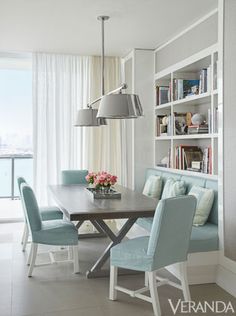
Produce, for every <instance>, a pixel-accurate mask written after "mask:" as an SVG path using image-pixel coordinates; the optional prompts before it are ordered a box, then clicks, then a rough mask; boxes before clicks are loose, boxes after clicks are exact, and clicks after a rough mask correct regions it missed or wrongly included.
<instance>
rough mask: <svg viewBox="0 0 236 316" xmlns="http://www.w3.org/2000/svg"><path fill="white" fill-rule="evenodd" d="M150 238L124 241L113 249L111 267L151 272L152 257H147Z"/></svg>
mask: <svg viewBox="0 0 236 316" xmlns="http://www.w3.org/2000/svg"><path fill="white" fill-rule="evenodd" d="M148 242H149V237H148V236H145V237H138V238H134V239H130V240H128V241H124V242H122V243H120V244H118V245H116V246H114V247H113V248H112V249H111V258H110V261H111V265H114V266H116V267H121V268H125V269H132V270H137V271H150V270H151V265H152V261H153V259H152V257H151V256H148V255H147V249H148Z"/></svg>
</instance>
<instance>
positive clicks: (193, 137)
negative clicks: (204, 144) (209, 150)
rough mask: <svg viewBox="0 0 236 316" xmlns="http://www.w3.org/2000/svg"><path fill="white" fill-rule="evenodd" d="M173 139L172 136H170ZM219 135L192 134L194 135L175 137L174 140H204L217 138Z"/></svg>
mask: <svg viewBox="0 0 236 316" xmlns="http://www.w3.org/2000/svg"><path fill="white" fill-rule="evenodd" d="M170 137H171V136H170ZM216 137H217V134H192V135H175V136H172V137H171V138H173V139H202V138H216Z"/></svg>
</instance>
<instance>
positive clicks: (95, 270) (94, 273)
mask: <svg viewBox="0 0 236 316" xmlns="http://www.w3.org/2000/svg"><path fill="white" fill-rule="evenodd" d="M136 220H137V218H129V219H128V220H127V221H126V222H125V224H124V225H123V227H122V228H121V230H120V231H119V232H118V234H117V235H115V234H114V233H113V231H112V230H111V229H110V228H109V226H108V225H107V224H106V223H105V221H104V220H102V219H96V220H91V223H92V224H94V226H95V227H96V226H97V225H98V226H99V227H100V229H101V230H102V231H103V232H104V233H105V234H106V235H107V236H108V237H109V238H110V239H111V243H110V244H109V245H108V246H107V248H106V249H105V250H104V252H103V253H102V255H101V256H100V257H99V258H98V260H97V261H96V263H95V264H94V265H93V267H92V268H91V269H90V270H89V271H87V273H86V275H87V278H93V277H99V276H100V277H102V276H106V275H107V274H108V273H107V271H105V270H102V267H103V265H104V264H105V262H106V261H107V259H108V258H109V257H110V250H111V248H112V247H113V246H115V245H116V244H118V243H120V242H121V240H122V239H123V238H124V237H125V236H126V234H127V233H128V231H129V230H130V228H131V227H132V226H133V224H134V223H135V222H136Z"/></svg>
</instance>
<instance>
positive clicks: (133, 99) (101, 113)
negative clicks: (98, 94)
mask: <svg viewBox="0 0 236 316" xmlns="http://www.w3.org/2000/svg"><path fill="white" fill-rule="evenodd" d="M140 116H143V110H142V106H141V103H140V100H139V97H138V95H136V94H121V93H119V94H109V95H105V96H103V97H102V99H101V102H100V105H99V109H98V114H97V118H99V119H102V118H103V119H105V118H110V119H128V118H137V117H140Z"/></svg>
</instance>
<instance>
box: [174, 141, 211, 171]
mask: <svg viewBox="0 0 236 316" xmlns="http://www.w3.org/2000/svg"><path fill="white" fill-rule="evenodd" d="M175 168H176V169H180V170H189V171H196V172H203V173H208V174H212V149H211V146H209V147H205V148H203V149H202V148H200V147H198V146H191V145H178V146H176V147H175Z"/></svg>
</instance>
